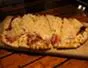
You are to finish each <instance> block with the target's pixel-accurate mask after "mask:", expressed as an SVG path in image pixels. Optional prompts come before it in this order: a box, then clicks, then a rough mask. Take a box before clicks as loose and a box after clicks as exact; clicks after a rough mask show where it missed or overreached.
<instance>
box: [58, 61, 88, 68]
mask: <svg viewBox="0 0 88 68" xmlns="http://www.w3.org/2000/svg"><path fill="white" fill-rule="evenodd" d="M57 68H88V61H86V60H76V59H71V60H69V61H67V62H66V63H64V64H63V65H61V66H60V67H59V66H58V67H57Z"/></svg>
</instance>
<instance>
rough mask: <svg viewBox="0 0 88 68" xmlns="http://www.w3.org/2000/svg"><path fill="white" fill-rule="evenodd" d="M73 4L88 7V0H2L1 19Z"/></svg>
mask: <svg viewBox="0 0 88 68" xmlns="http://www.w3.org/2000/svg"><path fill="white" fill-rule="evenodd" d="M68 4H72V5H73V6H77V5H79V4H82V5H84V6H86V7H88V1H87V0H0V18H3V17H4V16H6V15H16V14H24V13H28V12H30V13H34V12H40V11H44V10H48V9H51V8H56V7H60V6H65V5H68Z"/></svg>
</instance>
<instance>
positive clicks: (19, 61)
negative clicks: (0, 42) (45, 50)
mask: <svg viewBox="0 0 88 68" xmlns="http://www.w3.org/2000/svg"><path fill="white" fill-rule="evenodd" d="M0 68H88V61H87V60H83V59H72V58H66V57H59V56H49V55H35V54H30V53H29V54H26V53H22V52H21V53H18V52H11V51H8V50H4V49H0Z"/></svg>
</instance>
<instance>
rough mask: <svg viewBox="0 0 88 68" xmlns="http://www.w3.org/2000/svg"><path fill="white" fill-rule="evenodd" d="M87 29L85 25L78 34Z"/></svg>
mask: <svg viewBox="0 0 88 68" xmlns="http://www.w3.org/2000/svg"><path fill="white" fill-rule="evenodd" d="M85 29H86V27H85V26H83V27H81V28H80V31H79V32H78V34H79V33H82V32H83V31H85Z"/></svg>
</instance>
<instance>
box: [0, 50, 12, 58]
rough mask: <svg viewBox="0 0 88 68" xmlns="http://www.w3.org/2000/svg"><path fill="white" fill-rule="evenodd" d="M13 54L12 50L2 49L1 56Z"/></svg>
mask: <svg viewBox="0 0 88 68" xmlns="http://www.w3.org/2000/svg"><path fill="white" fill-rule="evenodd" d="M10 54H12V52H8V51H7V50H3V49H0V58H4V57H5V56H7V55H10Z"/></svg>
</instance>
